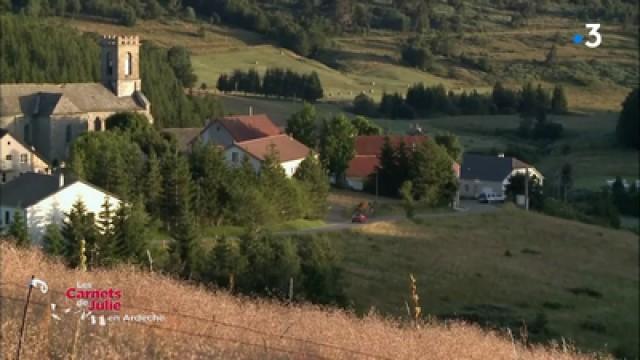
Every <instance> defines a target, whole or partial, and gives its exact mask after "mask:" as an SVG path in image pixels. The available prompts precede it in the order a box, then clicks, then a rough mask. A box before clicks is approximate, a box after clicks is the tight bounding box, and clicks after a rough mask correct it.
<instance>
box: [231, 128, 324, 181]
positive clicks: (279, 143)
mask: <svg viewBox="0 0 640 360" xmlns="http://www.w3.org/2000/svg"><path fill="white" fill-rule="evenodd" d="M272 152H275V153H276V154H277V156H278V159H280V165H281V166H282V168H283V169H284V172H285V174H286V175H287V177H291V176H293V174H295V173H296V170H297V169H298V166H300V163H301V162H302V161H303V160H304V158H305V157H307V155H309V153H310V152H311V149H309V148H308V147H306V146H305V145H304V144H302V143H301V142H299V141H298V140H296V139H294V138H292V137H290V136H289V135H286V134H279V135H274V136H267V137H261V138H257V139H252V140H246V141H240V142H235V143H233V144H231V145H230V146H228V147H227V148H226V149H225V151H224V156H225V159H226V161H227V163H229V164H231V165H232V166H240V164H242V162H243V161H244V158H248V160H249V163H250V164H251V166H253V168H254V169H255V170H256V172H260V169H261V168H262V163H263V162H264V160H265V158H266V157H267V156H268V155H269V154H271V153H272Z"/></svg>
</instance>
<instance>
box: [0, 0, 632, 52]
mask: <svg viewBox="0 0 640 360" xmlns="http://www.w3.org/2000/svg"><path fill="white" fill-rule="evenodd" d="M483 7H491V8H495V9H496V10H498V11H503V12H506V13H508V14H510V15H509V16H508V17H507V18H509V19H510V20H508V25H509V26H512V27H519V26H522V25H525V24H526V23H527V21H528V20H529V19H531V18H533V17H535V16H536V15H540V14H543V15H544V14H551V15H556V16H562V17H573V18H578V19H581V20H584V21H589V20H594V19H598V20H599V21H607V22H608V23H610V24H612V23H615V24H623V25H625V27H627V28H633V26H636V27H637V24H638V1H637V0H561V1H553V2H552V1H548V0H536V1H526V0H500V1H486V0H474V1H464V0H447V1H444V2H443V1H435V0H389V1H370V0H320V1H317V0H271V1H257V0H211V1H205V0H182V1H181V0H117V1H116V0H89V1H80V0H0V14H2V13H3V12H13V13H16V14H26V15H29V16H33V17H39V16H78V15H83V16H93V17H96V16H97V17H100V18H104V19H108V20H111V21H114V22H117V23H120V24H123V25H127V26H133V25H135V23H136V21H137V19H147V20H148V19H158V18H162V17H171V18H183V19H185V20H190V21H194V20H196V19H200V20H203V21H206V22H209V23H216V24H224V25H230V26H235V27H240V28H243V29H247V30H251V31H255V32H257V33H260V34H264V35H266V36H267V37H269V38H271V39H273V40H274V41H275V42H277V43H278V44H279V45H281V46H283V47H286V48H289V49H291V50H294V51H296V52H297V53H299V54H301V55H304V56H309V55H314V54H316V53H318V51H320V50H321V49H323V48H326V47H331V43H330V39H331V37H332V36H334V35H337V34H343V33H363V32H368V31H369V30H370V29H384V30H390V31H399V32H407V31H412V32H416V33H424V32H428V31H430V32H432V31H442V32H454V33H459V32H462V31H463V30H464V29H465V28H466V29H468V30H474V31H475V30H477V29H478V27H479V24H480V22H481V21H482V20H483V19H484V17H486V14H485V15H483V13H482V12H483V11H484V9H482V8H483Z"/></svg>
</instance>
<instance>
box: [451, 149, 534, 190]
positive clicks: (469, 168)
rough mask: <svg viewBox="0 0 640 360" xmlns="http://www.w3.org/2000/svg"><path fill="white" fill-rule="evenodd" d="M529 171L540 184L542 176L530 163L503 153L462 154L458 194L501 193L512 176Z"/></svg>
mask: <svg viewBox="0 0 640 360" xmlns="http://www.w3.org/2000/svg"><path fill="white" fill-rule="evenodd" d="M527 170H528V171H529V174H530V175H531V176H535V177H536V178H537V179H538V180H539V182H540V184H542V182H543V181H544V176H543V175H542V173H540V171H538V170H537V169H536V168H535V167H533V166H532V165H529V164H527V163H525V162H524V161H522V160H519V159H517V158H514V157H509V156H504V155H502V154H501V155H481V154H464V156H463V158H462V165H461V167H460V196H461V197H463V198H476V197H477V196H478V195H479V194H480V193H482V192H495V193H497V194H500V195H503V194H504V191H505V188H506V186H507V184H509V180H510V179H511V177H512V176H514V175H516V174H518V173H521V174H524V173H526V172H527Z"/></svg>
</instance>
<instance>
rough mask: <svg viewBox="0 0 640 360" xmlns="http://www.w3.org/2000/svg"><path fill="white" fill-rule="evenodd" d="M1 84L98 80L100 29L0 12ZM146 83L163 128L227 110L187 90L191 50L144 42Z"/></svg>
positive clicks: (210, 98)
mask: <svg viewBox="0 0 640 360" xmlns="http://www.w3.org/2000/svg"><path fill="white" fill-rule="evenodd" d="M0 33H2V37H0V83H69V82H97V81H99V80H100V79H99V78H100V47H99V40H100V35H99V34H95V33H94V34H81V33H80V32H78V31H76V30H73V29H71V28H68V27H66V26H53V25H49V24H44V23H41V22H39V21H38V20H37V19H34V18H32V17H29V16H13V15H5V16H0ZM140 61H141V63H140V66H141V69H140V72H141V75H142V88H143V91H144V93H145V95H146V96H147V97H148V98H149V100H150V101H151V104H152V106H151V112H152V114H153V116H154V118H155V120H156V125H157V126H158V127H161V128H162V127H189V126H200V125H202V124H203V122H204V121H205V120H206V119H207V118H209V117H212V116H216V115H220V114H222V106H221V104H220V103H219V102H218V100H216V99H215V98H214V97H213V96H205V97H196V96H189V95H186V94H185V93H184V90H183V89H184V88H185V87H189V85H190V84H188V83H191V82H194V81H195V79H194V78H193V77H195V75H193V70H190V69H191V63H190V58H189V53H188V52H187V51H185V50H183V49H181V48H173V49H169V50H166V49H162V48H159V47H157V46H155V45H153V44H152V43H149V42H143V45H142V49H141V56H140Z"/></svg>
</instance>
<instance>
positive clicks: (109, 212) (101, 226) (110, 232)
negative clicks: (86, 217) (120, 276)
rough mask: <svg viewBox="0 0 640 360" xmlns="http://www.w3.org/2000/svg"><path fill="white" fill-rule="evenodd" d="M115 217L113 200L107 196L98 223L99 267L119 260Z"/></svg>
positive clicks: (97, 260)
mask: <svg viewBox="0 0 640 360" xmlns="http://www.w3.org/2000/svg"><path fill="white" fill-rule="evenodd" d="M114 216H115V213H114V211H113V208H112V203H111V199H110V198H109V197H108V196H105V198H104V201H103V202H102V210H101V211H100V213H99V214H98V222H97V230H98V234H97V239H96V240H97V241H96V247H97V249H99V251H100V256H99V257H98V258H97V259H96V262H95V263H96V264H98V265H111V264H114V263H115V262H116V261H117V260H118V258H119V256H118V255H119V254H118V249H117V248H116V237H115V223H114V220H115V219H114Z"/></svg>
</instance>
